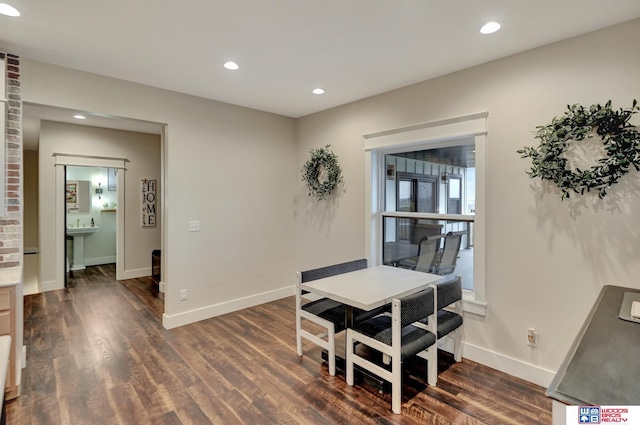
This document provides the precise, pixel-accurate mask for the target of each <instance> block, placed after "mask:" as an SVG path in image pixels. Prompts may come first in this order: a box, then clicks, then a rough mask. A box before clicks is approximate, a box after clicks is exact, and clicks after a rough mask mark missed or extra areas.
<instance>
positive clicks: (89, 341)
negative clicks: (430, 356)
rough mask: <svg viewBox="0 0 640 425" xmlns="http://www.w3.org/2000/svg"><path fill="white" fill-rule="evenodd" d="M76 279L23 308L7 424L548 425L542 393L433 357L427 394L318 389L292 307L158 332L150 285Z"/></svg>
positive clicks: (408, 388) (413, 381)
mask: <svg viewBox="0 0 640 425" xmlns="http://www.w3.org/2000/svg"><path fill="white" fill-rule="evenodd" d="M114 276H115V271H114V268H113V267H112V266H94V267H89V268H87V270H85V271H84V272H83V273H81V274H77V273H76V276H74V278H73V279H72V280H71V281H70V285H69V288H68V289H67V290H59V291H52V292H47V293H44V294H36V295H29V296H26V297H25V310H24V312H25V326H24V331H25V344H26V346H27V368H26V369H23V374H22V395H21V396H20V397H19V398H18V399H16V400H14V401H11V402H9V403H8V404H7V424H47V425H53V424H73V425H78V424H91V425H101V424H136V425H138V424H224V425H227V424H441V425H444V424H465V425H475V424H487V425H499V424H518V425H520V424H527V425H531V424H550V423H551V401H550V400H549V399H548V398H546V397H545V396H544V389H543V388H541V387H538V386H536V385H533V384H530V383H528V382H525V381H522V380H519V379H516V378H514V377H511V376H509V375H505V374H503V373H500V372H497V371H495V370H493V369H490V368H487V367H484V366H481V365H479V364H477V363H474V362H471V361H469V360H466V359H465V360H463V361H462V362H460V363H455V362H453V361H452V359H451V357H450V356H447V355H442V356H441V357H442V358H443V360H441V362H440V364H439V369H440V373H439V376H438V385H437V387H430V386H427V385H426V383H425V380H424V379H422V377H424V376H425V375H424V365H423V364H422V361H420V362H417V361H416V362H412V363H410V364H408V365H407V366H406V367H405V385H404V388H403V405H402V413H403V414H402V415H394V414H393V413H392V412H391V410H390V407H391V406H390V398H389V394H388V392H385V393H383V394H380V393H378V392H377V391H376V390H375V389H373V388H369V387H367V386H365V385H364V384H360V385H356V386H354V387H349V386H348V385H346V383H345V381H344V377H343V375H341V374H339V375H337V376H335V377H333V376H330V375H329V374H328V371H327V367H326V364H323V363H322V361H321V360H320V356H321V353H320V350H319V349H318V348H314V346H313V345H311V344H309V345H305V356H304V357H298V355H297V354H296V351H295V326H294V313H295V312H294V304H295V302H294V298H293V297H289V298H285V299H282V300H279V301H275V302H271V303H268V304H264V305H261V306H257V307H253V308H249V309H245V310H242V311H238V312H235V313H231V314H227V315H224V316H220V317H216V318H213V319H209V320H205V321H202V322H199V323H195V324H191V325H187V326H182V327H180V328H177V329H172V330H166V329H164V328H163V327H162V321H161V315H162V311H163V295H162V294H160V293H158V291H157V289H154V287H153V285H152V284H151V282H150V280H149V279H132V280H127V281H122V282H118V281H116V280H115V277H114Z"/></svg>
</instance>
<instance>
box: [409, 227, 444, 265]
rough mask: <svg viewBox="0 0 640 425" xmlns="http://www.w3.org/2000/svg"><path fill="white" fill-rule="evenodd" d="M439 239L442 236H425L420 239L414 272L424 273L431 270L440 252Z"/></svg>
mask: <svg viewBox="0 0 640 425" xmlns="http://www.w3.org/2000/svg"><path fill="white" fill-rule="evenodd" d="M440 239H442V235H436V236H425V237H423V238H422V239H420V244H419V245H418V261H417V262H416V267H415V270H417V271H419V272H426V273H429V272H431V271H432V270H433V267H434V266H435V263H436V258H437V257H438V252H439V251H440Z"/></svg>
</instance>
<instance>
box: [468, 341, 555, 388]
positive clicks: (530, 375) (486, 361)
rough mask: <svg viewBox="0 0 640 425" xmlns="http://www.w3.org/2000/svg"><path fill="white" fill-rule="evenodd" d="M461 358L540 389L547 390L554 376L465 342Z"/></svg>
mask: <svg viewBox="0 0 640 425" xmlns="http://www.w3.org/2000/svg"><path fill="white" fill-rule="evenodd" d="M462 357H463V358H466V359H469V360H473V361H474V362H477V363H480V364H482V365H484V366H488V367H490V368H493V369H496V370H499V371H500V372H504V373H508V374H509V375H513V376H515V377H517V378H520V379H524V380H525V381H529V382H532V383H534V384H536V385H540V386H541V387H544V388H548V387H549V385H550V384H551V381H552V380H553V378H554V376H555V374H556V373H555V372H553V371H551V370H548V369H544V368H541V367H539V366H535V365H532V364H530V363H526V362H523V361H521V360H517V359H514V358H512V357H509V356H505V355H503V354H499V353H496V352H493V351H490V350H487V349H485V348H480V347H477V346H475V345H472V344H468V343H466V342H463V343H462Z"/></svg>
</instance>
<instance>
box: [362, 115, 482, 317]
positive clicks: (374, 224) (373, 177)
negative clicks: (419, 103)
mask: <svg viewBox="0 0 640 425" xmlns="http://www.w3.org/2000/svg"><path fill="white" fill-rule="evenodd" d="M486 117H487V114H486V113H479V114H472V115H467V116H463V117H456V118H452V119H448V120H442V121H437V122H431V123H425V124H418V125H414V126H410V127H406V128H400V129H392V130H386V131H383V132H380V133H375V134H369V135H365V136H364V138H365V161H366V162H365V164H366V166H367V176H368V177H367V179H366V181H365V185H366V201H367V202H366V205H367V209H366V211H365V214H366V215H365V216H366V218H367V228H366V229H367V232H366V234H365V243H366V249H367V252H369V261H370V264H382V263H383V262H384V258H383V257H384V252H385V249H384V246H385V243H387V242H389V241H397V240H398V236H400V235H399V230H398V229H399V227H398V224H397V222H398V220H399V219H405V220H406V219H410V220H413V223H414V224H415V223H421V222H422V223H429V224H431V226H429V227H431V228H433V227H434V225H435V226H436V228H437V226H443V228H442V231H443V232H446V231H448V230H447V229H446V228H445V227H444V226H449V225H457V226H466V228H467V232H468V233H467V235H466V241H463V244H465V243H466V244H467V245H471V246H473V251H474V255H473V272H472V273H473V288H472V290H467V291H465V309H466V310H467V311H473V312H474V313H476V314H481V315H484V314H485V311H486V303H485V302H484V301H485V298H484V296H485V276H484V275H485V266H484V258H485V253H484V240H485V237H484V232H485V228H484V172H485V169H484V154H485V148H486V147H485V144H486ZM460 146H471V147H472V148H475V152H474V153H475V164H474V165H475V166H474V167H468V168H464V167H456V168H453V167H452V166H450V165H448V164H446V163H444V162H441V163H439V165H438V166H433V165H432V164H433V163H435V161H423V162H425V163H432V164H417V163H416V164H414V165H411V166H410V167H408V168H403V164H402V163H401V161H396V162H395V163H394V164H391V163H390V162H391V161H389V162H388V161H387V158H389V157H390V156H395V157H400V158H403V157H406V156H407V153H408V152H420V151H433V150H438V149H440V150H441V152H446V151H447V150H451V149H455V148H456V147H460ZM460 168H464V169H462V170H461V169H460ZM389 170H393V172H390V171H389ZM403 173H410V174H424V175H429V176H431V177H430V179H431V181H433V180H434V179H435V181H436V191H437V192H439V193H441V194H442V195H440V196H439V197H436V199H437V201H436V203H437V207H436V209H435V212H434V213H431V212H418V211H419V209H420V187H419V185H418V181H419V179H418V178H415V179H414V178H411V179H410V178H408V177H409V176H406V177H407V178H405V179H404V180H401V179H402V176H403ZM394 175H395V176H397V177H395V176H394ZM392 177H394V178H393V180H392ZM414 180H415V181H414ZM401 181H404V183H400V182H401ZM471 183H474V184H473V189H470V186H471ZM430 184H431V183H430ZM391 188H393V189H391ZM391 190H393V196H391V194H390V193H391V192H390V191H391ZM424 193H425V197H426V198H428V193H429V190H428V189H426V188H425V189H424ZM432 195H433V193H432ZM424 202H425V201H423V204H424ZM412 203H413V204H414V205H413V206H412ZM425 205H426V204H425ZM406 210H408V211H406ZM405 211H406V212H405ZM413 211H416V212H413ZM451 215H459V216H460V217H459V218H458V217H455V218H454V217H451ZM394 221H395V222H396V224H395V225H393V224H386V225H385V222H387V223H393V222H394ZM471 223H473V224H471ZM392 238H393V239H392ZM410 239H411V238H409V243H411V240H410ZM414 242H415V241H414ZM402 248H405V247H404V246H403V247H402Z"/></svg>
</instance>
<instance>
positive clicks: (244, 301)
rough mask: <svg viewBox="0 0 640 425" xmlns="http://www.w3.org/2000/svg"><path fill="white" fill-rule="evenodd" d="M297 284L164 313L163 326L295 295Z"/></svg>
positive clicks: (179, 323) (171, 326)
mask: <svg viewBox="0 0 640 425" xmlns="http://www.w3.org/2000/svg"><path fill="white" fill-rule="evenodd" d="M295 293H296V287H295V285H292V286H286V287H284V288H280V289H275V290H273V291H267V292H263V293H261V294H256V295H252V296H250V297H244V298H237V299H235V300H231V301H226V302H223V303H220V304H215V305H210V306H206V307H202V308H198V309H195V310H191V311H185V312H184V313H178V314H172V315H167V314H166V313H164V314H163V315H162V326H164V327H165V328H166V329H173V328H177V327H178V326H183V325H188V324H190V323H195V322H199V321H201V320H206V319H210V318H212V317H216V316H221V315H223V314H227V313H231V312H234V311H238V310H242V309H244V308H249V307H254V306H256V305H260V304H264V303H268V302H271V301H275V300H279V299H281V298H285V297H289V296H292V295H295Z"/></svg>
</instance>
